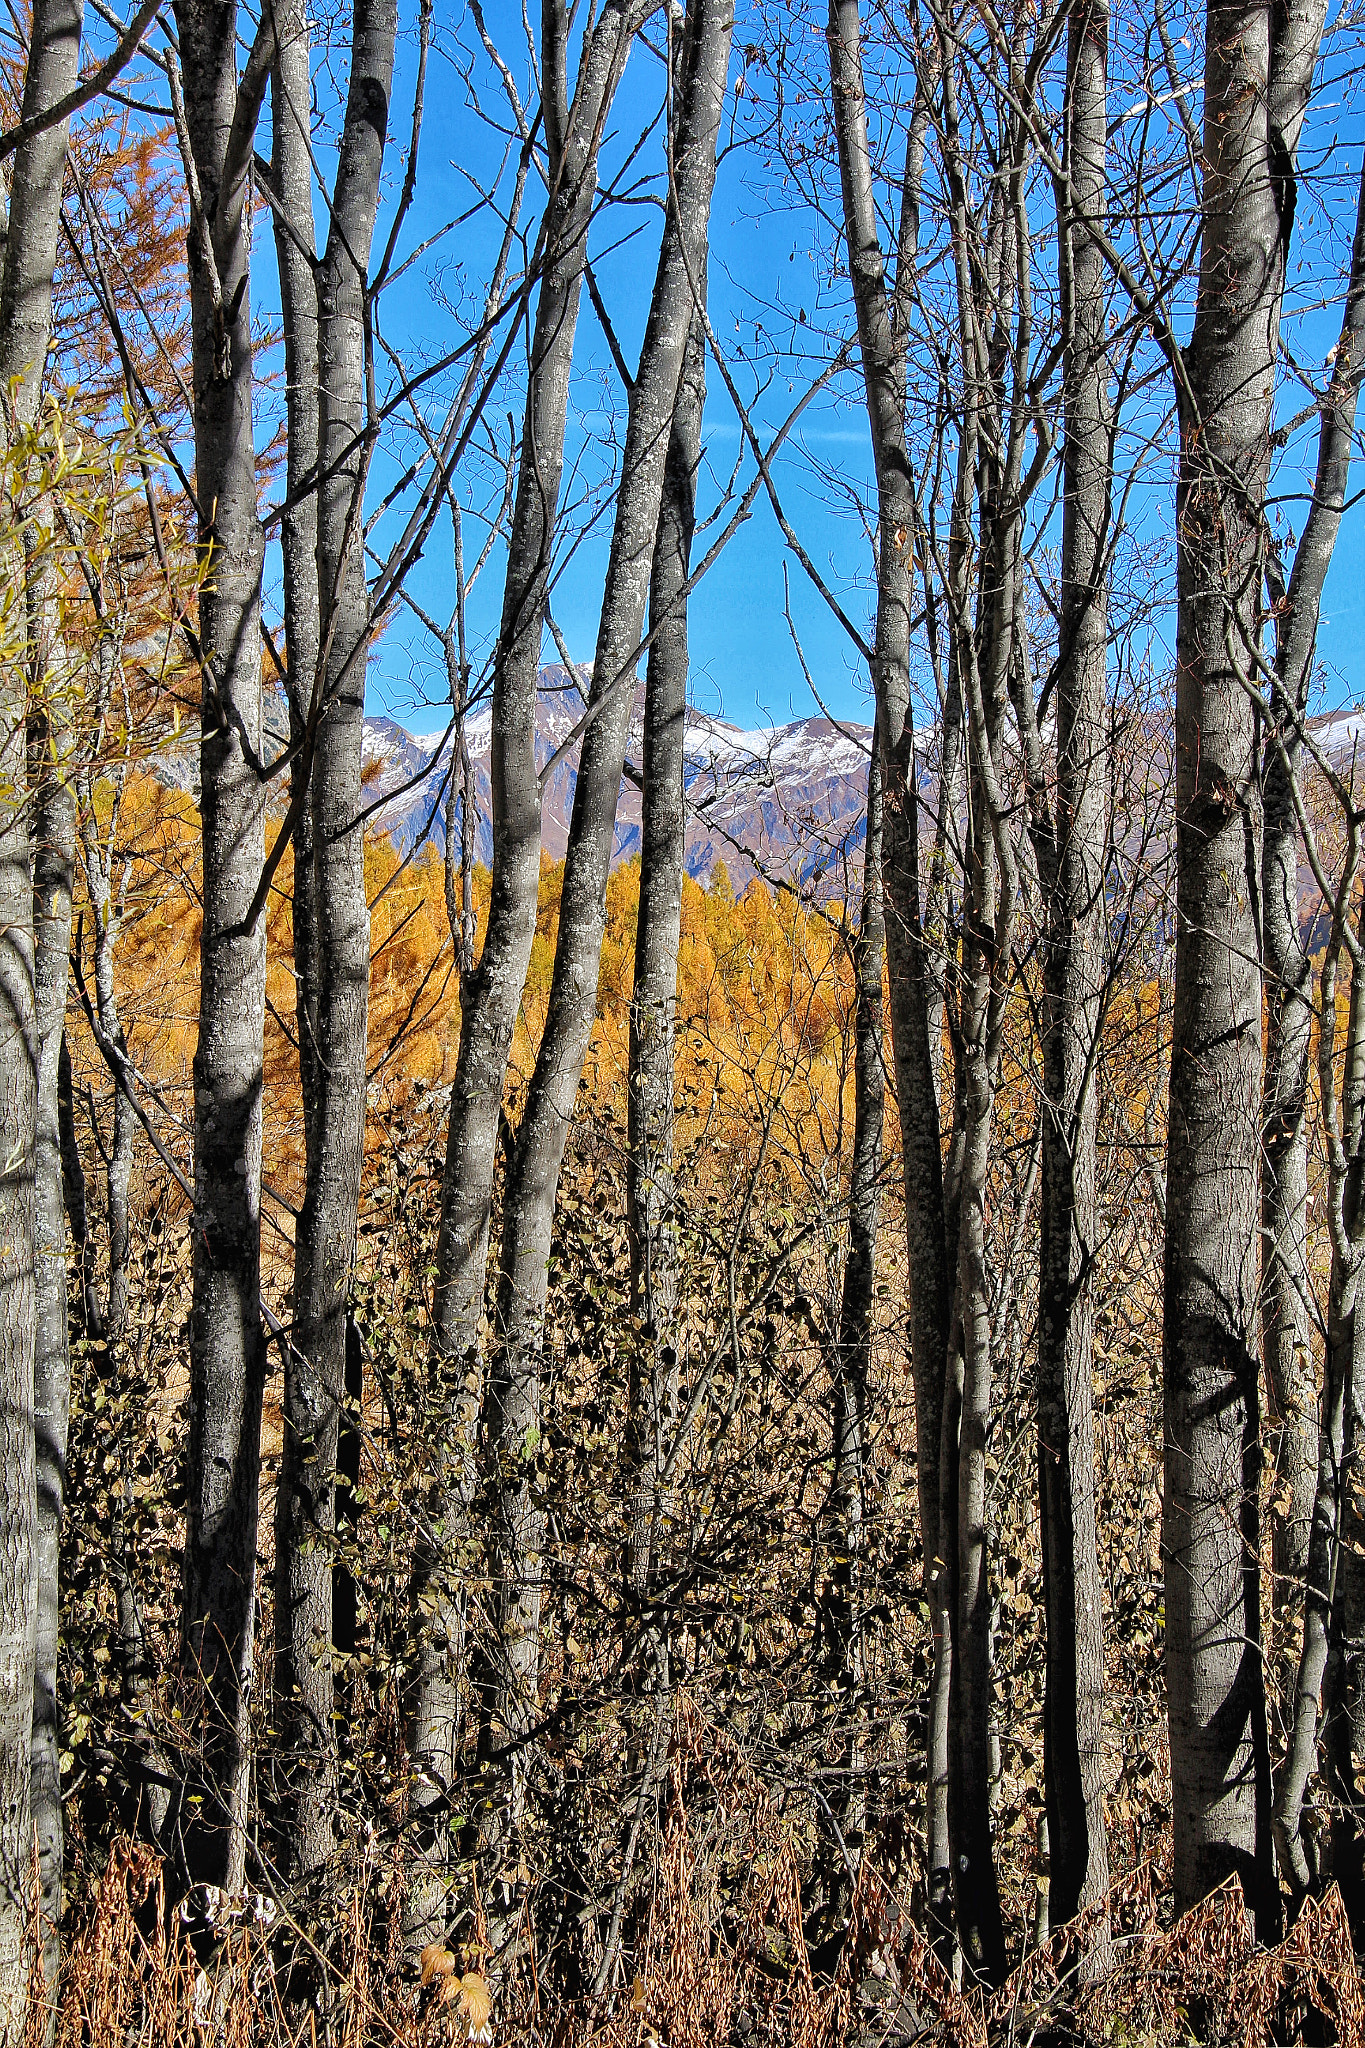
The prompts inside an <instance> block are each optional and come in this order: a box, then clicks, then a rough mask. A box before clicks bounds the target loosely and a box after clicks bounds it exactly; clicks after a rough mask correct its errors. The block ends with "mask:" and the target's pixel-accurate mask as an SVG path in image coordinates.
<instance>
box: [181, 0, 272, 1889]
mask: <svg viewBox="0 0 1365 2048" xmlns="http://www.w3.org/2000/svg"><path fill="white" fill-rule="evenodd" d="M176 22H177V26H178V29H179V42H180V60H181V63H182V65H183V77H184V98H185V113H186V126H187V134H188V144H189V148H190V151H191V155H192V160H193V167H194V174H195V180H196V183H197V186H198V195H197V198H193V199H192V204H191V208H190V213H191V219H190V232H189V269H190V310H191V318H192V323H193V336H194V433H195V480H196V487H197V491H198V498H199V512H200V532H199V545H200V550H201V553H202V554H203V556H204V557H205V559H206V563H207V566H208V575H207V577H206V580H205V583H204V586H203V589H202V591H201V593H200V600H199V622H200V638H201V642H202V647H203V695H202V707H201V719H202V737H201V741H200V802H201V808H202V813H203V891H204V918H203V936H202V941H201V952H200V992H199V1034H198V1044H197V1047H196V1050H195V1056H194V1100H195V1118H194V1172H195V1203H194V1219H193V1225H192V1233H193V1243H194V1295H193V1308H192V1312H191V1317H190V1441H189V1460H188V1508H187V1518H186V1532H185V1565H184V1588H183V1617H182V1618H183V1642H184V1662H185V1668H186V1675H187V1677H188V1679H189V1681H190V1683H191V1686H192V1687H193V1688H194V1693H195V1695H196V1698H195V1703H194V1705H193V1706H192V1709H191V1713H190V1716H189V1718H188V1721H187V1733H188V1734H190V1735H191V1738H192V1740H194V1741H195V1742H196V1743H197V1744H198V1746H199V1747H198V1755H199V1757H200V1758H201V1759H202V1761H196V1763H195V1765H194V1766H193V1772H194V1774H195V1775H197V1777H198V1782H197V1783H196V1784H194V1785H193V1786H192V1787H190V1788H188V1789H190V1790H191V1791H192V1793H193V1794H195V1795H197V1796H198V1798H199V1799H200V1800H201V1801H202V1804H201V1805H200V1806H199V1807H198V1808H192V1807H187V1808H186V1810H185V1813H184V1815H183V1818H182V1829H183V1839H184V1861H185V1874H186V1875H187V1876H188V1877H189V1878H191V1879H192V1880H196V1881H204V1882H212V1883H217V1884H221V1885H224V1886H225V1887H226V1888H227V1889H228V1890H229V1891H233V1892H235V1891H238V1890H240V1889H241V1886H242V1883H243V1879H244V1874H245V1868H246V1851H247V1795H248V1784H249V1776H250V1763H251V1737H250V1713H251V1693H252V1686H253V1682H254V1678H255V1650H256V1546H257V1524H258V1517H259V1481H260V1439H261V1401H262V1393H263V1385H264V1378H265V1366H266V1357H265V1344H264V1332H263V1330H262V1326H261V1309H260V1272H261V1245H260V1188H261V1087H262V1035H263V1030H264V1019H265V920H264V917H263V915H259V914H258V915H256V916H255V917H254V918H252V917H251V915H250V913H251V912H252V910H253V908H254V904H255V898H256V893H257V889H258V885H259V882H260V877H261V872H262V868H263V864H264V797H265V791H264V788H263V785H262V782H261V779H260V775H259V772H258V766H257V764H258V762H259V758H260V745H261V622H260V604H261V564H262V533H261V524H260V519H259V517H258V513H257V499H256V458H255V447H254V442H253V435H252V364H251V289H250V269H249V255H250V228H249V220H248V217H247V213H246V209H245V200H246V180H247V178H248V176H249V173H250V156H251V143H252V137H253V135H254V130H255V119H256V114H257V112H258V111H259V104H260V94H261V92H263V90H264V84H265V76H264V75H263V76H260V77H256V76H255V75H254V74H253V73H252V72H251V71H250V70H249V71H248V75H247V78H246V79H245V80H244V81H243V88H242V91H241V93H240V94H239V90H238V81H237V47H236V38H237V16H236V8H235V6H234V5H231V4H229V5H227V6H223V7H219V6H217V5H213V4H210V0H178V4H177V7H176ZM261 33H262V35H264V34H265V30H264V29H263V30H262V31H261ZM254 55H255V52H253V56H254ZM266 75H268V72H267V74H266ZM253 102H254V103H253ZM243 129H245V130H246V135H245V141H244V144H243V138H242V130H243Z"/></svg>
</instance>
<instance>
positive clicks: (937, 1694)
mask: <svg viewBox="0 0 1365 2048" xmlns="http://www.w3.org/2000/svg"><path fill="white" fill-rule="evenodd" d="M828 41H829V59H830V79H831V85H832V97H833V108H834V128H835V135H836V138H837V141H838V148H839V168H840V173H841V178H842V185H843V201H844V229H845V234H846V236H847V241H848V262H849V276H850V279H851V281H852V286H853V296H854V303H855V307H856V310H857V317H858V341H859V347H860V350H861V355H862V366H863V382H864V386H865V389H866V395H867V410H868V420H869V423H870V426H871V432H872V452H873V459H874V462H875V464H876V474H877V519H878V534H879V552H878V568H877V628H876V644H875V648H874V653H875V657H876V659H875V663H874V667H873V678H872V680H873V685H874V689H875V694H876V703H877V731H878V739H879V756H880V761H881V770H882V786H883V795H882V806H883V811H882V815H883V826H882V832H883V838H882V885H883V890H884V897H885V912H884V914H885V920H886V949H887V958H888V963H889V992H890V1010H891V1037H892V1046H893V1051H894V1056H895V1071H896V1094H897V1100H898V1103H899V1107H900V1122H901V1150H902V1157H903V1163H904V1178H905V1212H906V1243H907V1251H908V1254H909V1261H910V1300H911V1362H912V1366H913V1371H914V1382H915V1431H916V1453H917V1463H916V1469H917V1479H918V1487H919V1512H920V1537H921V1542H922V1546H923V1553H924V1578H925V1591H926V1595H927V1598H928V1602H929V1612H930V1623H931V1627H932V1630H933V1642H934V1663H933V1676H932V1679H931V1681H930V1694H929V1700H928V1703H927V1713H926V1725H927V1755H926V1778H925V1783H926V1791H925V1844H926V1864H927V1868H926V1871H925V1889H926V1896H927V1898H928V1902H929V1919H930V1925H931V1930H932V1933H933V1938H934V1940H935V1944H936V1946H937V1947H939V1948H940V1950H941V1951H944V1952H945V1953H946V1952H949V1951H950V1949H951V1939H952V1937H951V1911H952V1908H951V1890H952V1877H951V1861H950V1855H949V1846H948V1682H949V1675H950V1670H951V1641H952V1624H951V1615H950V1610H949V1602H948V1581H949V1573H948V1568H947V1557H946V1545H947V1543H948V1542H949V1541H950V1540H951V1539H950V1537H949V1534H948V1531H947V1529H946V1528H945V1524H944V1521H943V1505H942V1500H941V1465H940V1457H941V1442H942V1425H943V1403H944V1388H945V1375H946V1371H947V1359H948V1327H949V1317H950V1311H951V1277H950V1275H951V1261H950V1256H949V1246H948V1239H947V1229H946V1216H945V1205H944V1186H943V1152H942V1146H941V1142H940V1122H939V1102H938V1085H937V1079H936V1063H935V1059H934V1047H933V1046H932V1045H931V1032H930V1018H931V1014H935V1015H937V1016H939V1017H941V1015H942V1010H941V1005H939V1006H937V1007H936V1006H935V1003H934V979H935V977H934V970H933V964H932V961H931V958H930V954H929V949H928V947H927V945H926V942H925V933H924V926H923V921H922V916H921V897H920V873H919V797H918V788H917V784H916V774H915V731H914V718H913V712H912V706H911V698H910V621H911V617H912V614H913V610H914V598H915V590H914V574H915V572H914V561H913V556H912V547H911V536H912V535H913V534H914V533H915V532H916V531H917V530H918V525H919V521H918V518H917V509H918V508H917V506H916V504H915V497H914V490H913V487H912V483H911V478H910V466H909V461H908V457H907V453H906V440H905V362H904V356H903V352H902V350H901V348H900V347H899V345H898V343H897V339H896V332H895V330H894V329H893V327H892V321H891V296H890V293H889V291H888V287H887V283H886V266H885V260H884V258H883V255H882V249H881V244H880V240H879V231H878V223H877V210H876V202H875V197H874V192H873V184H872V167H871V154H870V150H869V147H868V136H867V110H866V105H865V99H864V86H863V67H862V51H861V25H860V21H859V10H858V4H857V0H831V4H830V12H829V27H828ZM916 116H917V117H918V127H917V126H916V120H915V119H914V118H912V123H911V134H910V138H909V141H908V144H907V153H906V171H905V180H904V186H903V191H902V236H901V249H900V257H899V264H898V283H900V282H905V283H907V284H908V281H909V278H910V277H911V276H913V271H914V264H915V259H916V240H915V236H914V233H913V228H912V224H917V221H918V207H919V196H918V195H919V175H920V160H921V157H922V152H923V133H924V128H923V114H922V111H921V109H920V106H919V104H918V103H917V107H916ZM908 304H909V302H908V299H907V300H906V302H905V304H904V306H903V307H902V308H901V310H902V311H908Z"/></svg>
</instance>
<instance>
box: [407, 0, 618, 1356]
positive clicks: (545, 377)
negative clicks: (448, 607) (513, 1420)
mask: <svg viewBox="0 0 1365 2048" xmlns="http://www.w3.org/2000/svg"><path fill="white" fill-rule="evenodd" d="M644 11H645V10H644V5H643V0H607V4H606V5H605V6H604V7H603V10H602V13H601V15H600V16H599V18H598V20H597V22H596V24H595V25H594V26H593V27H592V28H591V31H590V33H589V35H588V36H587V39H586V41H585V45H584V49H583V54H582V58H581V60H580V64H579V72H578V79H577V83H576V86H575V90H574V96H573V103H572V105H570V104H569V103H568V100H567V89H566V86H565V44H566V40H567V35H568V21H567V14H566V9H565V7H564V5H563V0H545V5H544V10H543V23H544V29H543V37H542V44H543V47H542V54H541V71H542V77H543V91H544V105H545V131H546V138H547V141H548V143H549V147H550V163H549V177H550V196H549V199H548V202H547V205H546V210H545V219H544V222H543V224H542V228H541V234H540V241H539V244H538V247H539V251H540V266H541V268H540V293H539V298H538V300H537V305H536V324H535V333H534V336H533V338H532V342H531V355H530V364H529V374H528V384H527V394H526V412H525V420H524V424H523V427H522V444H521V469H520V473H519V476H518V479H517V491H516V499H515V503H514V506H513V511H512V530H511V535H510V538H509V542H508V564H507V580H506V585H505V588H504V594H503V610H502V627H501V631H500V633H499V637H498V646H497V651H496V654H495V657H494V668H493V755H492V768H491V774H492V785H493V789H492V794H493V876H492V893H491V898H490V902H489V911H488V928H487V932H486V934H485V937H484V943H483V951H482V953H481V955H480V957H479V964H478V966H477V967H476V968H475V970H474V973H473V974H472V976H471V977H470V979H469V983H468V987H467V989H466V991H465V995H464V1015H463V1021H462V1026H461V1032H460V1056H459V1062H458V1065H457V1067H456V1073H455V1082H454V1087H453V1090H452V1094H451V1101H450V1131H449V1139H448V1144H447V1150H446V1170H445V1180H444V1183H443V1186H442V1190H441V1228H440V1235H439V1238H438V1241H437V1247H436V1328H437V1337H438V1342H439V1344H440V1349H441V1353H442V1356H443V1357H445V1358H447V1359H452V1360H457V1361H463V1360H464V1359H465V1358H466V1357H467V1355H468V1354H469V1353H470V1352H471V1351H473V1350H474V1348H475V1346H476V1344H477V1339H478V1331H479V1321H480V1318H481V1316H482V1314H483V1290H484V1277H485V1271H486V1267H487V1261H488V1230H489V1222H490V1209H491V1200H492V1188H493V1165H494V1159H495V1156H496V1148H497V1131H498V1112H499V1109H500V1108H501V1105H502V1088H503V1079H504V1076H505V1074H506V1070H507V1055H508V1052H509V1051H510V1049H511V1044H512V1033H513V1030H514V1028H515V1025H516V1018H517V1010H518V1008H519V1007H520V1003H521V994H522V989H523V987H524V985H525V981H526V968H527V964H528V962H529V960H530V956H531V941H532V938H533V937H534V935H535V920H536V901H537V896H538V891H539V884H540V782H539V778H538V775H537V772H536V757H535V736H536V693H537V679H538V676H539V672H540V650H541V637H542V633H543V630H544V621H545V602H546V595H547V591H548V587H549V575H550V565H551V555H552V551H553V547H554V536H555V522H556V518H557V515H558V508H559V485H560V477H561V474H562V470H563V462H564V425H565V418H566V411H567V406H568V396H569V371H570V367H571V365H572V361H573V344H574V331H575V326H576V322H577V317H578V298H579V289H580V286H581V283H582V277H583V263H584V259H585V257H586V253H587V235H588V224H589V221H590V219H591V217H592V209H593V201H594V198H595V196H596V192H597V157H598V149H599V146H600V142H601V136H602V129H603V127H604V125H605V121H606V116H607V113H608V111H609V109H610V106H611V102H612V99H613V97H614V96H615V92H616V87H617V85H618V83H619V81H620V77H621V73H622V71H623V69H624V67H625V61H626V57H627V55H628V53H629V50H630V46H631V43H632V41H633V39H634V35H635V30H636V28H637V26H638V24H639V21H640V19H641V18H642V16H643V13H644Z"/></svg>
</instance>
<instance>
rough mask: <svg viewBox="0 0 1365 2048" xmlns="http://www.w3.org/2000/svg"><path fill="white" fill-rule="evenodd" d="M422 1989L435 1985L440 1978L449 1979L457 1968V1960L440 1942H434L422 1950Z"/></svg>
mask: <svg viewBox="0 0 1365 2048" xmlns="http://www.w3.org/2000/svg"><path fill="white" fill-rule="evenodd" d="M421 1964H422V1987H423V1989H424V1990H425V1988H426V1986H427V1985H428V1984H434V1983H435V1981H436V1979H437V1978H438V1977H449V1975H450V1973H451V1971H452V1970H453V1969H454V1968H455V1958H454V1956H453V1955H452V1954H451V1953H450V1950H449V1949H448V1948H442V1947H441V1944H440V1942H439V1941H433V1942H431V1943H429V1945H428V1946H427V1947H426V1948H424V1949H423V1950H422V1955H421Z"/></svg>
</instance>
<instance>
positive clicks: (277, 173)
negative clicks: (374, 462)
mask: <svg viewBox="0 0 1365 2048" xmlns="http://www.w3.org/2000/svg"><path fill="white" fill-rule="evenodd" d="M310 56H311V43H310V37H309V28H308V13H307V9H306V7H305V6H303V5H302V4H301V0H280V5H279V8H278V47H277V49H276V52H275V68H274V73H273V76H272V78H271V83H270V113H271V144H272V146H271V162H270V168H271V177H272V182H273V185H274V193H275V199H276V201H277V202H278V206H279V211H278V213H274V214H272V219H273V221H274V227H275V260H276V264H277V266H278V269H279V274H280V316H281V325H282V327H283V329H284V373H285V414H286V438H285V496H286V500H287V510H286V511H285V514H284V517H283V519H282V520H281V522H280V556H281V566H282V570H283V585H284V647H285V655H284V666H285V694H286V696H287V698H288V705H289V742H290V745H291V747H293V748H295V749H296V752H295V755H294V759H293V762H292V764H291V768H290V788H289V798H290V813H291V815H292V817H293V820H294V888H293V901H292V905H291V912H292V922H293V941H294V986H295V998H294V1018H295V1028H296V1031H297V1034H298V1041H299V1092H300V1095H301V1097H302V1101H303V1123H304V1151H305V1162H306V1167H305V1170H307V1163H311V1161H312V1158H313V1153H314V1150H315V1148H316V1125H317V1095H318V1079H317V1030H318V1001H317V971H318V969H317V940H316V911H315V908H314V903H313V811H312V805H311V803H310V802H309V796H308V785H309V782H310V779H311V771H312V747H311V744H310V741H311V731H310V726H311V721H312V716H313V710H314V694H315V690H316V689H317V687H318V685H319V683H320V678H319V675H318V659H319V655H320V653H321V648H322V617H321V600H320V598H319V593H318V561H317V546H318V497H317V472H318V433H319V425H318V403H319V400H318V381H319V378H318V285H317V253H316V243H315V229H314V225H313V165H312V155H311V149H310V142H311V126H312V104H313V99H312V92H313V86H312V74H311V63H310Z"/></svg>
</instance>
